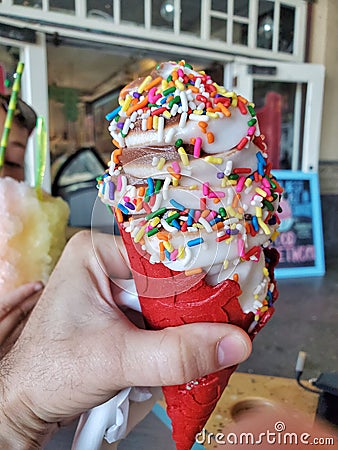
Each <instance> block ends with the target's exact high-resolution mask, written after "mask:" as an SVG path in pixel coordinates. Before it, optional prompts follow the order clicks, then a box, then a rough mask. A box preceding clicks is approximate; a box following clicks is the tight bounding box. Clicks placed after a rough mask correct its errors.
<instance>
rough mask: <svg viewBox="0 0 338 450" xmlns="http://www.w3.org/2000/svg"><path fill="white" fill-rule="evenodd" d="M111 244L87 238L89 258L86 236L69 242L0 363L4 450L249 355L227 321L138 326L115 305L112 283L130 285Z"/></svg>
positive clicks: (32, 443)
mask: <svg viewBox="0 0 338 450" xmlns="http://www.w3.org/2000/svg"><path fill="white" fill-rule="evenodd" d="M116 242H120V241H119V238H118V237H115V239H113V238H112V237H111V236H109V235H96V237H95V243H96V248H95V251H94V248H93V245H92V241H91V236H90V233H89V232H82V233H78V234H77V235H75V236H74V237H73V238H72V239H71V241H70V242H69V244H68V245H67V246H66V248H65V250H64V253H63V255H62V257H61V259H60V261H59V263H58V265H57V266H56V268H55V270H54V272H53V274H52V275H51V277H50V280H49V282H48V284H47V286H46V288H45V290H44V292H43V294H42V296H41V298H40V301H39V303H38V305H37V306H36V308H35V309H34V311H33V313H32V314H31V317H30V319H29V321H28V323H27V325H26V327H25V329H24V330H23V333H22V334H21V336H20V338H19V340H18V341H17V344H16V346H15V348H13V349H12V351H11V352H10V353H9V354H8V355H7V356H6V357H5V359H4V360H3V361H2V363H1V364H0V375H1V374H2V376H0V379H1V382H2V384H3V390H2V392H3V395H4V398H3V400H2V405H3V406H2V416H3V417H4V416H5V419H4V422H3V423H2V427H3V428H2V429H1V428H0V436H4V433H6V435H7V436H8V438H7V441H6V445H7V447H6V448H8V449H11V448H15V449H16V450H19V449H21V448H39V446H41V445H42V443H43V442H44V440H46V439H47V438H48V437H49V435H50V434H51V433H52V432H53V431H54V430H55V429H56V428H57V423H58V422H61V421H64V420H66V419H68V418H70V417H74V416H75V415H78V414H80V413H82V412H83V411H86V410H88V409H89V408H91V407H93V406H96V405H98V404H101V403H103V402H104V401H106V400H108V399H109V398H111V397H112V396H114V395H115V394H116V393H117V392H118V391H119V390H121V389H122V388H124V387H128V386H161V385H172V384H180V383H184V382H188V381H190V380H192V379H195V378H197V377H200V376H203V375H205V374H207V373H210V372H215V371H217V370H219V369H221V368H222V367H225V366H231V365H234V364H237V363H239V362H241V361H243V360H244V359H246V358H247V357H248V355H249V354H250V351H251V341H250V339H249V337H248V336H247V335H246V333H244V332H243V331H242V330H240V329H239V328H237V327H235V326H232V325H228V324H221V323H213V324H209V323H208V324H206V323H197V324H189V325H184V326H181V327H176V328H167V329H164V330H161V331H149V330H142V329H139V328H137V327H136V326H135V325H134V324H133V323H132V322H130V321H129V320H128V318H127V317H126V316H125V315H124V314H123V313H122V312H121V311H120V310H119V308H118V307H117V306H116V304H115V302H114V297H113V295H114V294H113V291H114V285H113V283H112V281H111V278H130V270H129V267H128V265H127V263H126V261H127V260H128V259H127V256H126V255H125V254H124V255H123V252H124V250H123V246H122V245H121V244H119V245H118V244H116ZM103 269H104V270H103ZM107 274H109V276H108V275H107ZM0 387H1V385H0ZM0 394H1V390H0ZM0 419H1V410H0ZM0 423H1V420H0ZM4 427H5V429H4ZM0 439H1V437H0ZM13 442H14V444H13ZM0 443H1V440H0ZM19 443H20V445H19ZM13 445H14V447H13Z"/></svg>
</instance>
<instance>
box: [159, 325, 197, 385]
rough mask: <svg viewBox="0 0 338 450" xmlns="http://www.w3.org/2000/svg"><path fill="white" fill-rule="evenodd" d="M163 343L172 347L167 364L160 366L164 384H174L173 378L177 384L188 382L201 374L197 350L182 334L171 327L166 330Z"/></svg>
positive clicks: (166, 346) (167, 346)
mask: <svg viewBox="0 0 338 450" xmlns="http://www.w3.org/2000/svg"><path fill="white" fill-rule="evenodd" d="M165 341H167V342H165ZM162 344H163V345H164V346H165V348H170V349H171V352H170V354H169V358H166V364H161V367H160V368H159V369H160V370H159V373H160V375H161V382H162V385H163V386H165V385H169V384H172V383H173V380H175V381H174V383H175V384H182V383H186V382H188V381H191V380H192V379H194V378H196V377H198V376H199V367H198V361H197V359H196V357H195V351H194V349H193V348H192V346H191V345H190V344H189V342H187V339H185V338H184V337H183V336H182V334H180V333H177V331H176V332H174V331H173V330H172V329H170V328H169V329H167V330H165V334H164V340H163V341H162Z"/></svg>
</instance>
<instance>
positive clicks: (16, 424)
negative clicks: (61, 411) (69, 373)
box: [0, 370, 57, 450]
mask: <svg viewBox="0 0 338 450" xmlns="http://www.w3.org/2000/svg"><path fill="white" fill-rule="evenodd" d="M0 373H1V370H0ZM56 427H57V424H55V425H54V424H48V423H47V422H45V421H43V420H42V419H40V418H39V417H37V416H36V415H35V414H34V413H33V411H32V410H31V409H30V408H29V406H28V405H27V402H26V401H25V400H24V396H22V395H20V393H19V389H18V385H17V384H14V383H10V384H9V383H8V384H7V383H6V378H5V379H4V378H3V377H1V381H0V448H6V450H33V449H34V450H35V449H41V448H42V446H43V445H44V444H45V443H46V441H47V440H48V438H49V437H50V435H51V434H52V432H53V431H54V428H56Z"/></svg>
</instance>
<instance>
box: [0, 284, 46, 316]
mask: <svg viewBox="0 0 338 450" xmlns="http://www.w3.org/2000/svg"><path fill="white" fill-rule="evenodd" d="M42 288H43V284H42V283H41V282H40V281H33V282H31V283H26V284H23V285H22V286H19V287H18V288H15V289H14V290H12V291H10V292H8V293H7V294H6V295H5V296H3V297H2V298H0V320H2V319H3V318H4V317H6V316H7V315H8V314H9V313H10V312H11V311H12V310H13V309H14V308H16V307H17V306H18V305H20V303H22V302H24V301H25V300H26V299H27V298H28V297H30V296H32V295H33V294H35V293H36V292H38V291H40V290H41V289H42Z"/></svg>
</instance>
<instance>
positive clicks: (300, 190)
mask: <svg viewBox="0 0 338 450" xmlns="http://www.w3.org/2000/svg"><path fill="white" fill-rule="evenodd" d="M272 172H273V174H274V175H275V176H276V178H277V180H278V182H279V183H280V185H281V186H282V187H283V189H284V192H283V194H282V198H281V208H282V210H283V211H282V212H281V213H280V214H279V217H280V219H281V225H280V228H279V232H280V234H279V236H278V237H277V239H276V240H275V242H274V244H273V245H274V247H275V248H276V249H277V250H278V251H279V254H280V262H279V264H278V268H277V269H276V277H277V278H296V277H307V276H320V275H324V273H325V262H324V244H323V228H322V215H321V204H320V192H319V182H318V174H317V173H304V172H300V171H289V170H273V171H272Z"/></svg>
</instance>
